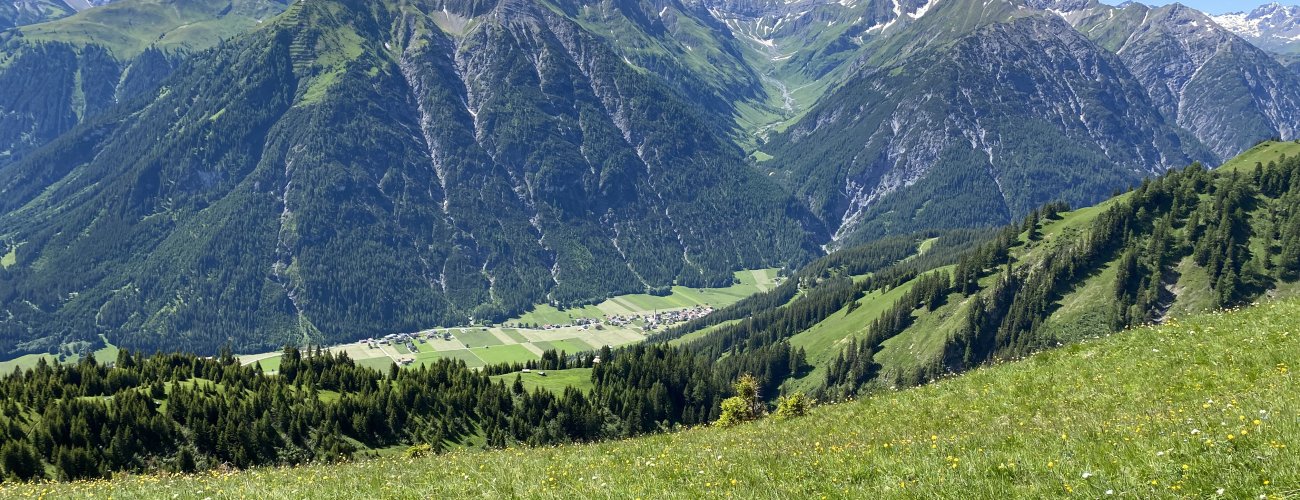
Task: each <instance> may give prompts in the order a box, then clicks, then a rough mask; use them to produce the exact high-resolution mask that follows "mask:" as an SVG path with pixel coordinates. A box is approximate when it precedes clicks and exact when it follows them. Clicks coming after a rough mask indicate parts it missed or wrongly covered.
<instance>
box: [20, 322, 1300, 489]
mask: <svg viewBox="0 0 1300 500" xmlns="http://www.w3.org/2000/svg"><path fill="white" fill-rule="evenodd" d="M1297 360H1300V301H1295V300H1292V301H1280V302H1271V303H1266V304H1263V305H1259V306H1256V307H1252V308H1249V309H1245V310H1240V311H1228V312H1222V313H1213V314H1206V315H1200V316H1194V317H1191V318H1188V319H1185V320H1183V321H1180V322H1173V323H1169V324H1166V325H1163V326H1157V327H1148V328H1139V329H1134V330H1130V331H1126V332H1123V333H1119V334H1115V335H1112V336H1109V337H1106V338H1100V339H1091V340H1088V341H1086V342H1083V343H1081V344H1077V345H1072V346H1068V347H1064V348H1061V349H1057V350H1053V351H1049V352H1044V353H1039V354H1036V355H1034V356H1031V357H1029V358H1027V359H1025V360H1022V361H1017V362H1011V363H1005V364H1001V365H997V366H992V367H987V368H982V369H978V370H975V371H972V372H970V373H968V374H965V375H961V376H959V377H953V378H948V379H944V380H940V381H938V382H935V383H932V384H929V385H927V386H925V387H921V388H917V389H910V390H902V391H897V392H890V393H883V394H877V395H875V396H872V397H870V398H865V399H862V400H859V401H852V402H844V403H839V404H828V405H823V406H821V407H819V408H817V409H815V410H813V411H812V412H810V413H809V414H808V415H806V416H804V417H801V418H796V419H793V420H784V421H779V420H777V419H772V418H769V419H766V420H763V421H759V422H757V423H753V424H745V425H740V426H737V427H732V428H728V429H720V428H696V429H690V430H686V431H682V432H677V433H670V434H664V435H657V436H652V437H646V438H639V439H632V440H625V441H615V442H607V443H602V444H597V445H588V446H564V447H556V448H543V449H508V450H502V451H491V452H479V451H457V452H452V453H448V454H444V455H438V456H432V457H427V458H410V459H408V458H381V459H374V460H366V461H358V462H354V463H349V464H343V465H335V466H325V465H320V466H305V467H299V468H282V469H281V468H268V469H253V470H247V471H231V472H220V473H207V474H200V475H176V476H127V477H117V478H114V479H112V480H107V481H88V482H74V483H39V484H17V485H15V484H6V485H4V486H0V497H5V498H14V497H46V498H57V497H94V498H353V497H355V498H451V497H483V498H515V497H530V498H538V497H540V498H584V497H585V498H700V497H746V498H848V497H854V498H871V497H875V496H884V497H903V498H936V497H947V498H995V497H997V498H1001V497H1007V496H1016V497H1046V496H1053V497H1056V496H1075V497H1081V498H1099V497H1109V496H1114V497H1127V498H1151V497H1199V498H1210V497H1223V498H1285V497H1289V496H1295V495H1297V494H1300V453H1297V452H1296V451H1295V450H1294V449H1293V448H1295V447H1296V446H1300V443H1297V438H1300V383H1298V381H1297V377H1296V370H1297V369H1300V361H1297Z"/></svg>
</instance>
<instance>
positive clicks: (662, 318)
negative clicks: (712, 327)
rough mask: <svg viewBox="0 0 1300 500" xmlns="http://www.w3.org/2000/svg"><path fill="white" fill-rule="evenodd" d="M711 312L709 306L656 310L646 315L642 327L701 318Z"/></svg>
mask: <svg viewBox="0 0 1300 500" xmlns="http://www.w3.org/2000/svg"><path fill="white" fill-rule="evenodd" d="M712 312H713V308H712V307H709V306H701V307H692V308H689V309H678V310H675V311H666V312H657V313H654V314H649V315H646V317H645V327H644V329H645V330H653V329H655V328H658V327H660V326H667V325H671V324H675V323H681V322H683V321H690V320H693V319H698V318H703V317H705V316H708V315H709V313H712Z"/></svg>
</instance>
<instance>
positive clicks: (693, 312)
mask: <svg viewBox="0 0 1300 500" xmlns="http://www.w3.org/2000/svg"><path fill="white" fill-rule="evenodd" d="M712 312H713V308H712V307H710V306H697V307H691V308H686V309H675V310H672V311H663V312H654V313H651V314H614V315H610V316H606V317H605V318H604V319H603V320H602V319H596V318H577V319H574V320H573V321H572V322H571V323H569V324H567V325H561V324H551V325H543V326H542V329H543V330H556V329H560V328H568V327H577V328H581V329H583V330H590V329H596V330H601V329H603V328H604V327H605V326H610V327H616V328H623V327H630V326H632V325H633V324H634V323H636V322H641V323H642V327H641V328H642V329H643V330H646V331H650V330H653V329H655V328H659V327H661V326H667V325H672V324H675V323H681V322H683V321H690V320H693V319H696V318H700V317H703V316H706V315H708V314H709V313H712Z"/></svg>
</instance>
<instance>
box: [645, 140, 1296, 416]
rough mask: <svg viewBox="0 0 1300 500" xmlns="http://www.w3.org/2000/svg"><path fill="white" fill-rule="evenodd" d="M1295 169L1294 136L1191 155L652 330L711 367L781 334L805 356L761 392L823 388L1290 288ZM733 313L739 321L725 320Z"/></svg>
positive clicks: (891, 377) (806, 275)
mask: <svg viewBox="0 0 1300 500" xmlns="http://www.w3.org/2000/svg"><path fill="white" fill-rule="evenodd" d="M1297 169H1300V144H1297V143H1294V142H1288V143H1264V144H1261V145H1259V146H1257V147H1256V148H1253V149H1252V150H1251V151H1249V152H1248V153H1247V154H1245V155H1243V156H1242V157H1241V158H1240V159H1239V160H1234V161H1233V162H1230V163H1229V164H1228V165H1227V166H1225V169H1223V170H1216V171H1207V170H1205V169H1203V168H1202V167H1200V166H1199V165H1197V166H1193V167H1190V168H1188V169H1184V170H1179V171H1175V172H1172V173H1170V174H1167V175H1165V176H1163V177H1161V178H1160V179H1158V180H1155V181H1150V182H1144V183H1143V184H1142V185H1141V186H1140V187H1139V188H1137V189H1136V190H1135V191H1133V192H1131V193H1128V194H1125V195H1122V196H1120V197H1117V198H1114V199H1112V200H1109V201H1107V202H1105V203H1102V204H1100V205H1098V206H1095V207H1090V208H1085V209H1081V210H1077V211H1073V212H1062V211H1061V209H1062V207H1060V206H1057V205H1049V206H1047V207H1046V208H1045V209H1043V210H1035V211H1034V212H1032V214H1031V216H1030V218H1029V219H1027V220H1026V222H1025V223H1024V224H1022V225H1018V226H1015V227H1011V228H1007V229H1005V230H1003V231H1001V232H1000V234H999V235H998V236H997V237H996V238H995V239H994V240H993V241H992V242H990V243H986V244H983V245H982V246H981V247H980V248H979V249H978V250H975V251H969V252H960V253H955V254H954V253H953V252H942V251H936V250H935V249H934V248H931V249H930V250H929V252H927V253H926V254H924V255H923V257H920V258H912V259H908V260H906V261H903V262H901V263H899V264H896V265H894V266H891V267H884V268H876V269H878V270H877V271H875V272H873V273H870V275H867V274H866V273H865V272H864V271H863V269H865V268H863V267H862V266H861V265H854V262H860V261H861V258H860V257H857V258H855V257H851V255H852V254H843V255H842V256H841V257H840V259H839V264H836V265H830V266H815V267H812V268H808V269H805V270H804V271H801V273H800V274H799V275H798V276H799V279H798V280H791V281H790V284H788V285H787V288H792V287H794V286H795V285H794V284H793V283H800V284H801V285H802V289H801V290H799V291H798V293H797V294H796V293H794V290H793V289H791V290H785V291H784V292H783V293H784V295H781V294H779V293H778V292H780V290H777V291H773V292H771V293H769V294H767V296H769V297H771V298H770V299H768V300H767V301H766V302H767V303H768V304H775V305H767V306H764V307H762V308H759V309H757V310H754V311H745V310H743V307H744V306H745V304H746V303H745V302H742V303H739V304H737V305H736V306H733V307H732V308H727V309H723V310H721V311H719V312H717V313H715V314H714V315H712V316H710V317H706V318H704V319H703V320H699V321H696V322H693V323H691V324H688V325H686V326H684V327H682V328H680V329H677V330H676V331H673V332H670V333H669V334H668V335H665V336H664V337H665V338H671V337H674V336H678V335H688V334H692V332H695V331H703V332H704V333H702V334H693V335H692V337H693V338H694V339H693V340H691V341H689V342H686V343H685V344H684V347H685V348H686V349H687V350H693V351H696V352H699V353H702V355H704V356H706V358H709V359H721V360H724V361H725V363H724V364H731V363H740V362H741V361H739V359H743V358H745V357H746V356H760V357H761V355H758V354H754V353H757V352H766V351H767V350H770V349H771V348H772V347H771V346H773V345H778V344H784V343H788V347H786V348H785V349H786V350H787V351H790V352H798V353H800V354H799V355H798V357H800V358H802V359H804V360H805V361H806V363H807V365H806V366H804V367H802V368H800V367H799V366H794V367H790V368H787V369H784V370H782V371H780V372H779V373H777V374H776V375H769V374H768V373H767V372H766V371H765V370H763V369H758V370H754V371H753V373H755V374H756V375H758V376H759V377H760V379H763V380H764V381H765V383H766V385H765V387H766V388H768V389H769V390H771V391H773V392H775V391H776V390H777V388H778V387H782V388H783V390H785V391H794V390H802V391H808V392H815V393H819V394H822V395H823V396H824V397H832V398H834V397H844V396H851V395H853V394H857V393H860V392H862V391H872V390H878V389H880V388H888V387H895V386H906V385H912V384H916V383H919V382H922V381H925V380H931V379H934V378H936V377H939V376H942V375H943V374H946V373H949V372H953V371H962V370H965V369H969V368H971V367H973V366H976V365H979V364H980V363H983V362H986V361H989V360H1005V359H1012V358H1016V357H1020V356H1024V355H1026V354H1029V353H1031V352H1035V351H1037V350H1041V349H1046V348H1050V347H1053V346H1058V345H1062V344H1068V343H1072V342H1077V341H1079V340H1081V339H1085V338H1090V337H1095V336H1099V335H1105V334H1108V333H1110V332H1113V331H1116V330H1118V329H1120V328H1123V327H1126V326H1131V325H1138V324H1144V323H1149V322H1158V321H1164V320H1167V319H1169V318H1174V317H1178V316H1181V315H1186V314H1190V313H1193V312H1198V311H1204V310H1210V309H1214V308H1221V307H1232V306H1236V305H1240V304H1245V303H1250V302H1251V301H1254V300H1258V299H1261V298H1263V297H1286V296H1293V295H1295V294H1296V293H1297V292H1300V288H1298V287H1297V285H1296V280H1297V279H1298V278H1300V274H1297V273H1298V272H1300V219H1297V216H1298V215H1300V206H1297V205H1296V203H1297V201H1298V200H1300V198H1297V193H1298V192H1300V191H1297V189H1296V187H1297V186H1300V184H1297V183H1296V181H1295V180H1296V179H1300V172H1298V171H1297ZM936 241H938V242H942V241H943V239H942V238H941V239H940V240H936ZM934 247H937V248H941V245H935V246H934ZM862 248H864V249H865V248H872V247H871V246H866V247H862ZM945 253H946V254H948V255H949V256H948V257H946V258H945V257H943V254H945ZM836 255H840V254H832V256H831V257H828V258H834V257H835V256H836ZM852 276H857V277H856V278H852ZM763 297H765V296H759V297H755V299H753V301H751V302H750V304H755V303H760V302H761V301H763V300H764V298H763ZM787 301H788V304H787ZM736 313H741V314H736ZM733 318H741V320H740V321H739V322H730V323H724V322H726V321H727V320H730V319H733Z"/></svg>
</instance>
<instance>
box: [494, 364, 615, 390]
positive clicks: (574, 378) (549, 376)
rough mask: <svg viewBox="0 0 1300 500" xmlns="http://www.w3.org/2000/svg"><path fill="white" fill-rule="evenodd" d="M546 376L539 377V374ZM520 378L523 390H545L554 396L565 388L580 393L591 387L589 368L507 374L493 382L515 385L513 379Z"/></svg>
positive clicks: (495, 378)
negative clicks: (571, 388)
mask: <svg viewBox="0 0 1300 500" xmlns="http://www.w3.org/2000/svg"><path fill="white" fill-rule="evenodd" d="M543 372H544V373H546V375H544V376H543V375H541V373H543ZM516 376H518V377H520V380H522V381H523V383H524V389H526V390H528V391H530V392H531V391H535V390H537V389H545V390H548V391H551V392H554V393H556V394H561V393H563V392H564V389H565V388H566V387H573V388H575V389H578V390H580V391H584V392H585V391H588V390H590V389H591V388H592V387H593V384H592V383H591V368H572V369H568V370H542V371H538V370H533V371H532V372H530V373H518V372H516V373H507V374H505V375H495V376H493V377H492V379H493V380H500V381H502V382H505V383H507V384H513V383H515V377H516Z"/></svg>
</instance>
